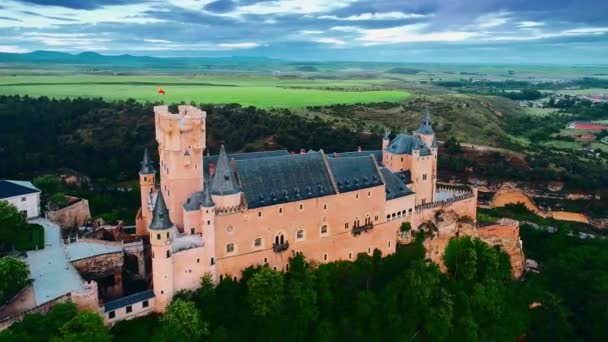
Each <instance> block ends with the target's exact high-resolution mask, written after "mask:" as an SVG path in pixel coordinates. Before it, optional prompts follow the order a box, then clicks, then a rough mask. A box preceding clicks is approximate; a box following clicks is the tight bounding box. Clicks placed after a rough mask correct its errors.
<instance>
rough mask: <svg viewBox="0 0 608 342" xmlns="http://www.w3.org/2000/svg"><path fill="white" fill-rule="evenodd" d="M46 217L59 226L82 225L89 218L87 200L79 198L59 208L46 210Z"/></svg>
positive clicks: (89, 212) (89, 211)
mask: <svg viewBox="0 0 608 342" xmlns="http://www.w3.org/2000/svg"><path fill="white" fill-rule="evenodd" d="M46 217H47V218H48V219H49V220H50V221H52V222H54V223H56V224H58V225H59V226H60V227H61V228H72V227H79V226H82V225H83V224H85V222H87V220H88V219H89V218H91V210H90V209H89V201H88V200H86V199H84V198H81V199H80V200H79V201H77V202H75V203H72V204H70V205H68V206H66V207H64V208H61V209H59V210H55V211H47V212H46Z"/></svg>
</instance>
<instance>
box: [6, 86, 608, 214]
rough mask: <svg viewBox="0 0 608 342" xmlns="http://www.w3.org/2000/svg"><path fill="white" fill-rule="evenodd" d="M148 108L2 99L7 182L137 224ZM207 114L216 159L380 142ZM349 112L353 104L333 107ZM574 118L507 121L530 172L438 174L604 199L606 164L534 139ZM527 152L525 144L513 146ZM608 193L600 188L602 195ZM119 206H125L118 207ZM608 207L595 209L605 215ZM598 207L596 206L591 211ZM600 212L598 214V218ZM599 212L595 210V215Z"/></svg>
mask: <svg viewBox="0 0 608 342" xmlns="http://www.w3.org/2000/svg"><path fill="white" fill-rule="evenodd" d="M152 106H153V104H152V103H143V104H142V103H138V102H136V101H133V100H128V101H115V102H107V101H104V100H102V99H89V98H86V99H80V98H79V99H49V98H46V97H40V98H32V97H27V96H24V97H19V96H0V119H1V120H2V122H3V125H1V126H0V158H1V159H2V160H3V163H0V176H1V178H8V179H33V178H34V177H36V176H40V175H43V174H47V173H48V174H55V175H57V174H77V175H83V176H86V177H88V178H85V179H90V181H91V183H90V184H79V185H65V184H64V189H61V191H63V192H65V193H67V194H70V195H76V196H81V197H85V198H88V199H89V201H90V205H91V210H92V211H93V214H94V215H95V216H102V217H104V218H106V219H107V220H109V221H112V222H113V221H116V219H124V220H126V221H127V223H128V224H130V223H132V217H133V216H134V214H135V212H136V210H137V203H138V200H137V199H138V196H139V195H138V190H137V188H136V185H134V184H133V182H132V181H133V180H134V179H136V175H137V171H138V169H139V161H140V159H141V156H142V151H143V148H144V146H147V147H149V148H150V151H152V153H153V158H154V159H155V160H156V161H157V162H158V157H157V156H156V155H155V154H156V148H155V146H156V143H155V141H154V127H153V125H154V120H153V111H152ZM201 107H202V108H203V109H204V110H205V111H206V112H207V115H208V117H207V134H208V137H207V144H208V150H209V151H210V152H211V153H217V151H218V150H219V146H220V144H222V143H224V144H226V147H227V149H228V150H229V151H231V152H238V151H241V152H243V151H255V150H262V149H264V150H269V149H279V148H286V149H288V150H291V151H298V150H299V149H300V148H306V149H324V150H325V151H326V152H336V151H337V152H340V151H349V150H351V151H352V150H355V149H356V148H357V146H362V147H363V148H364V149H377V148H378V147H379V146H380V136H379V135H376V134H359V133H357V132H354V131H352V130H349V129H346V128H335V127H333V126H332V124H331V123H328V122H325V121H323V120H321V119H320V118H318V117H313V118H307V117H302V116H298V115H295V114H292V113H291V112H290V111H289V110H286V109H283V110H280V109H272V110H269V111H267V110H262V109H257V108H253V107H247V108H243V107H241V106H239V105H237V104H232V105H224V106H215V105H213V106H212V105H202V106H201ZM331 108H332V109H334V111H336V110H338V109H340V112H341V113H343V114H344V115H347V112H348V108H349V107H344V108H342V107H340V106H333V107H331ZM607 110H608V105H605V104H604V105H595V106H590V105H589V104H587V103H578V104H573V105H572V106H570V107H569V108H568V111H569V112H571V113H574V115H575V116H576V117H577V118H580V119H588V120H592V119H597V118H599V117H601V116H602V115H605V113H606V111H607ZM572 118H573V116H572V114H564V113H559V114H555V115H550V116H544V117H541V116H536V117H535V116H524V115H511V116H507V117H505V118H504V127H505V129H506V130H507V131H508V132H509V133H511V134H512V135H516V136H522V137H525V138H527V139H529V140H530V141H531V142H532V144H530V145H529V146H527V147H526V149H527V150H528V151H529V153H528V155H527V156H526V160H525V165H524V167H520V166H521V165H517V164H516V165H513V162H512V160H509V158H508V157H507V156H505V155H502V154H499V153H495V154H493V155H489V156H488V157H487V158H486V160H481V161H480V160H472V159H469V158H466V156H465V155H464V154H462V153H461V152H462V151H458V150H451V151H450V150H449V149H447V153H444V150H442V151H441V153H440V160H439V166H440V169H443V170H448V171H451V172H460V173H462V172H463V171H464V170H465V169H466V168H473V170H474V172H475V175H476V176H477V177H480V178H483V179H488V180H496V181H503V180H519V181H534V182H537V183H546V182H549V181H554V180H562V181H564V182H565V183H566V187H567V188H569V189H573V190H576V189H580V190H583V191H600V195H601V198H602V199H603V198H608V196H606V195H604V193H602V191H605V190H606V186H605V185H606V184H608V178H607V177H608V174H607V173H606V172H605V167H606V166H605V162H604V161H603V160H585V161H581V160H580V158H579V156H578V155H577V153H578V152H576V151H571V152H565V151H559V150H554V149H551V148H549V147H543V146H541V145H540V144H535V142H539V141H543V140H545V139H548V138H549V136H550V135H551V134H554V133H555V132H556V131H558V130H559V129H560V128H561V127H563V126H564V125H565V123H566V122H567V121H568V120H572ZM510 147H512V148H513V149H516V150H518V149H521V146H515V145H514V146H510ZM602 189H604V190H602ZM116 203H119V204H120V205H119V206H116V205H115V204H116ZM605 207H606V206H605V204H602V205H601V206H599V207H598V208H597V210H599V211H601V210H604V209H605ZM594 210H595V209H594ZM597 210H595V211H597ZM595 211H594V212H595Z"/></svg>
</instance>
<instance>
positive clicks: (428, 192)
mask: <svg viewBox="0 0 608 342" xmlns="http://www.w3.org/2000/svg"><path fill="white" fill-rule="evenodd" d="M414 136H416V137H418V138H419V139H420V140H421V141H422V142H423V143H424V145H425V147H427V148H428V150H429V151H430V155H426V156H422V155H418V156H417V159H418V161H419V162H418V163H416V165H415V167H412V179H413V180H414V184H415V185H414V188H415V192H416V193H417V194H418V196H417V198H416V204H417V205H418V204H422V203H430V202H433V201H434V199H435V193H436V190H437V189H436V186H435V184H436V180H437V141H436V140H435V132H434V131H433V127H432V121H431V112H430V111H429V110H428V109H426V110H425V112H424V117H423V118H422V121H421V122H420V127H419V128H418V129H417V130H415V131H414Z"/></svg>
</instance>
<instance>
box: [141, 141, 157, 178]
mask: <svg viewBox="0 0 608 342" xmlns="http://www.w3.org/2000/svg"><path fill="white" fill-rule="evenodd" d="M139 173H140V174H142V175H150V174H154V173H155V171H154V166H153V165H152V160H150V156H149V155H148V148H147V147H146V148H145V149H144V158H143V159H142V160H141V169H139Z"/></svg>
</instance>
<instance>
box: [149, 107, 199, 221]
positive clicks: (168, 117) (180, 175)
mask: <svg viewBox="0 0 608 342" xmlns="http://www.w3.org/2000/svg"><path fill="white" fill-rule="evenodd" d="M206 116H207V114H206V113H205V112H203V111H201V110H200V109H198V108H196V107H193V106H179V112H178V113H175V114H173V113H169V108H168V106H156V107H154V120H155V126H156V141H157V142H158V153H159V156H160V170H159V173H160V188H161V191H162V192H163V195H164V198H165V201H166V202H167V207H168V208H169V213H170V215H171V220H172V221H173V223H174V224H175V225H176V227H177V228H178V229H179V230H180V231H181V230H182V229H183V223H184V222H183V216H182V215H183V210H182V205H183V204H184V203H185V202H186V199H187V198H188V196H190V194H192V192H194V191H197V190H200V189H202V188H203V172H202V162H203V150H205V147H206V140H205V120H206Z"/></svg>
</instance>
